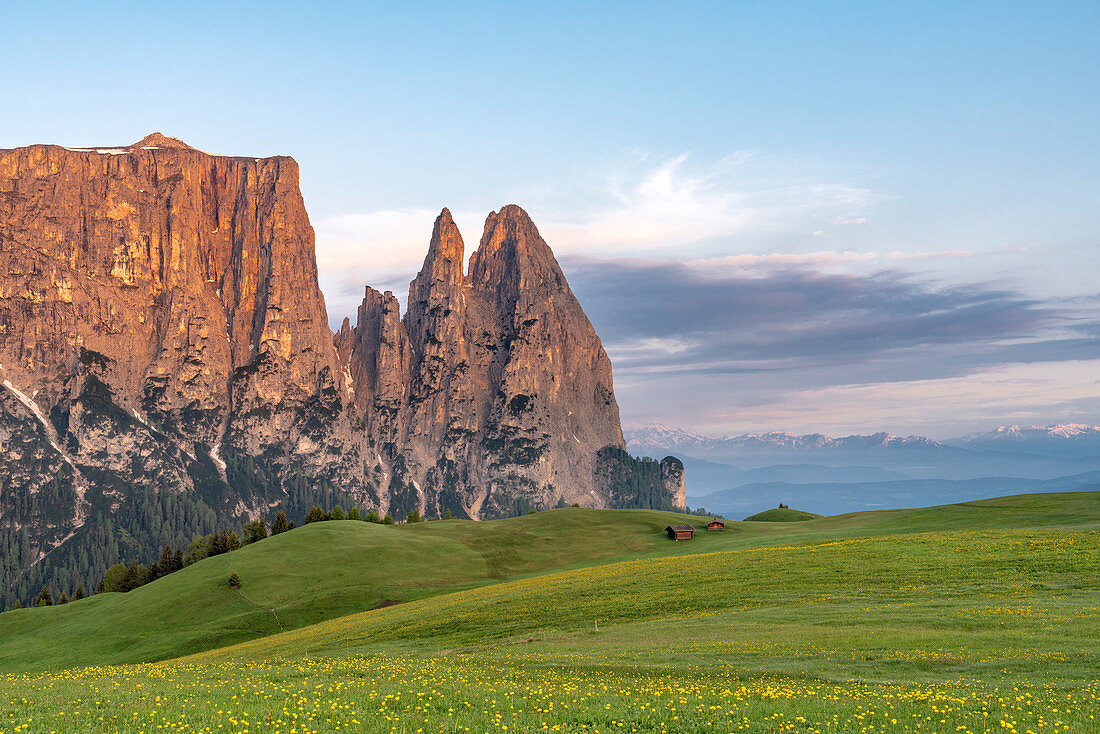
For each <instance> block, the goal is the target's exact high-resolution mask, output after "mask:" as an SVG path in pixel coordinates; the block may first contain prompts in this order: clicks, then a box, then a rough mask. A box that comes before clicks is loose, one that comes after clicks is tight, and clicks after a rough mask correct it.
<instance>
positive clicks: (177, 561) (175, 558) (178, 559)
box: [172, 548, 183, 572]
mask: <svg viewBox="0 0 1100 734" xmlns="http://www.w3.org/2000/svg"><path fill="white" fill-rule="evenodd" d="M181 568H183V548H176V552H175V553H173V554H172V571H173V572H176V571H179V570H180V569H181Z"/></svg>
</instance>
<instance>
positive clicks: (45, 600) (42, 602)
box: [34, 586, 53, 607]
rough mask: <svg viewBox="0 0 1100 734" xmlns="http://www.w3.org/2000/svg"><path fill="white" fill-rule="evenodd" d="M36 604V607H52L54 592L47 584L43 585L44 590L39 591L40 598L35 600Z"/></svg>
mask: <svg viewBox="0 0 1100 734" xmlns="http://www.w3.org/2000/svg"><path fill="white" fill-rule="evenodd" d="M34 605H35V606H36V607H52V606H53V594H51V593H50V590H49V589H48V588H46V587H45V586H43V587H42V591H40V592H38V599H36V600H35V602H34Z"/></svg>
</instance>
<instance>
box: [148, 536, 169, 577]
mask: <svg viewBox="0 0 1100 734" xmlns="http://www.w3.org/2000/svg"><path fill="white" fill-rule="evenodd" d="M172 559H173V555H172V547H171V546H169V545H167V544H165V546H164V550H162V551H161V552H160V560H159V561H157V562H156V564H154V566H153V568H155V569H156V573H155V575H154V573H152V569H150V574H149V575H150V576H152V577H153V578H160V577H161V576H167V575H168V574H170V573H172V571H173V568H172V566H173V563H172Z"/></svg>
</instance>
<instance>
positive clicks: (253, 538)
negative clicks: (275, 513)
mask: <svg viewBox="0 0 1100 734" xmlns="http://www.w3.org/2000/svg"><path fill="white" fill-rule="evenodd" d="M283 520H284V521H285V520H286V515H283ZM241 532H242V533H244V544H245V545H248V544H249V543H255V542H257V541H259V540H263V539H264V538H266V537H267V521H266V520H264V519H263V518H262V517H261V518H259V519H258V520H253V521H252V522H246V523H245V524H244V527H243V528H241Z"/></svg>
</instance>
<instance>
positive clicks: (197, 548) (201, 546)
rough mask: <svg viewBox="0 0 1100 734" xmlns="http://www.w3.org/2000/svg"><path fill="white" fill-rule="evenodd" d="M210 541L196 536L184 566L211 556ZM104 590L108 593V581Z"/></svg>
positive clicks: (188, 547) (186, 555)
mask: <svg viewBox="0 0 1100 734" xmlns="http://www.w3.org/2000/svg"><path fill="white" fill-rule="evenodd" d="M210 539H211V536H209V535H205V536H204V535H196V536H195V538H194V539H193V540H192V541H191V545H189V546H187V553H185V554H184V556H183V565H185V566H190V565H191V564H192V563H198V562H199V561H201V560H202V559H204V558H206V557H207V556H208V555H210ZM107 573H108V574H110V573H111V570H110V569H107ZM103 590H104V591H107V582H106V580H104V582H103ZM116 591H117V589H116Z"/></svg>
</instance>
